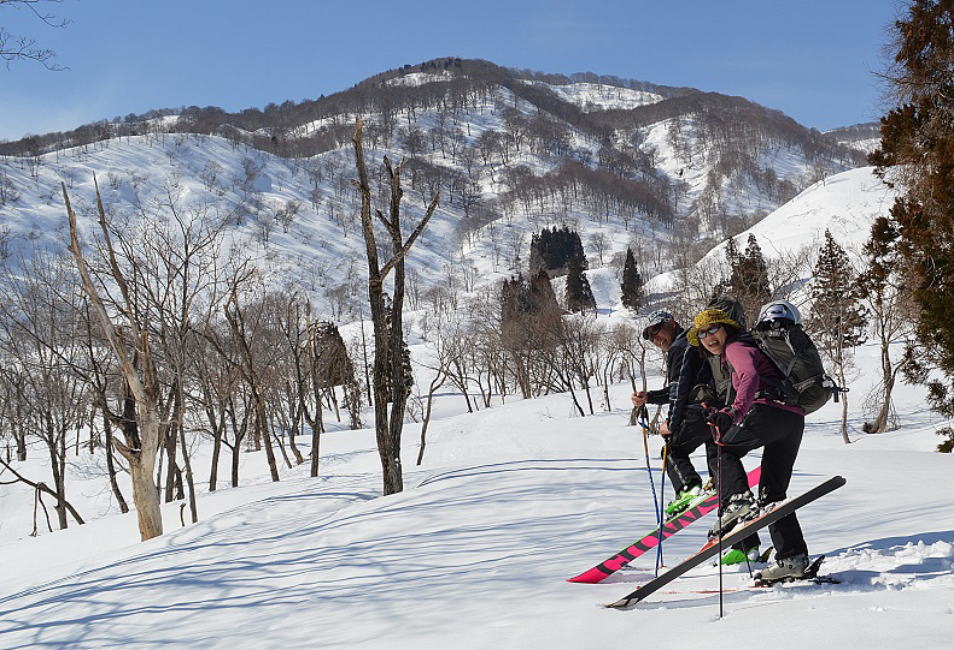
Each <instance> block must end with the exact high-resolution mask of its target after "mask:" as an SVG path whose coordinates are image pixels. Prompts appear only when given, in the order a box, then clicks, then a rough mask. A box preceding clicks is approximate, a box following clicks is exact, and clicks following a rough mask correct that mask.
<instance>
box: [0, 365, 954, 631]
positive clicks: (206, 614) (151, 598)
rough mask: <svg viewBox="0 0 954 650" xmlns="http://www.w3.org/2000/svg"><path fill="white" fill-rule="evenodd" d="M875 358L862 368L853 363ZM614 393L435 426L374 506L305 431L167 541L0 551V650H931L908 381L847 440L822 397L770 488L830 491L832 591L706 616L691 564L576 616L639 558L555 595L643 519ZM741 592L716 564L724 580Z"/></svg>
mask: <svg viewBox="0 0 954 650" xmlns="http://www.w3.org/2000/svg"><path fill="white" fill-rule="evenodd" d="M874 353H875V351H874V350H873V349H871V350H866V351H865V353H864V354H863V357H864V361H863V363H864V364H865V366H866V367H870V368H873V367H874V364H875V363H876V357H875V354H874ZM626 393H627V390H626V387H625V386H618V387H616V388H615V389H614V391H613V393H612V398H613V404H614V406H615V407H616V409H615V410H614V411H612V412H610V413H602V414H600V415H598V416H595V417H589V418H583V419H579V418H570V417H568V412H569V408H568V399H567V397H566V396H564V395H553V396H549V397H546V398H543V399H539V400H533V401H527V402H516V403H513V404H508V405H503V406H495V407H494V408H492V409H488V410H484V411H481V412H480V413H477V414H473V415H457V416H451V417H446V418H443V419H441V420H438V421H436V422H434V423H433V424H432V430H431V434H430V441H429V447H428V455H427V456H426V459H425V464H424V466H423V467H422V468H419V469H414V470H412V471H410V472H409V473H408V476H407V478H408V480H407V484H408V486H409V488H408V489H407V490H406V491H405V492H404V493H402V494H398V495H392V496H390V497H386V498H375V496H376V494H377V493H378V489H379V486H378V475H377V471H376V459H375V454H374V452H373V451H372V436H371V434H370V432H361V433H350V432H349V433H340V434H334V435H332V436H329V438H328V443H329V444H328V448H327V451H326V454H327V458H328V461H329V462H328V464H327V465H326V470H325V473H324V476H323V477H322V478H319V479H307V478H299V479H291V480H287V481H285V482H283V483H281V484H278V485H267V486H262V487H258V488H247V489H244V490H245V491H246V494H245V495H244V496H245V498H246V499H247V500H248V503H247V504H246V505H242V506H237V507H234V508H232V509H226V510H225V511H224V512H221V513H220V514H216V515H212V516H209V515H206V516H205V518H204V519H203V521H202V522H200V523H199V524H197V525H194V526H190V527H186V528H182V529H176V527H175V526H174V525H172V522H171V521H167V524H169V529H170V532H168V533H167V534H166V535H164V536H163V537H161V538H158V539H155V540H152V541H150V542H147V543H143V544H133V543H130V542H129V541H128V534H126V531H128V529H129V528H131V527H132V526H133V525H134V524H133V520H132V516H131V515H130V516H125V517H122V516H115V517H109V518H106V519H101V520H98V521H94V522H92V523H90V524H88V525H87V526H86V527H83V528H80V529H77V530H75V531H73V530H71V531H67V532H65V533H57V534H54V535H47V536H44V537H42V538H40V540H23V541H21V542H16V543H12V544H7V545H5V546H4V547H3V553H4V557H5V559H6V560H7V563H8V566H10V567H12V568H13V571H12V572H10V571H6V572H5V574H4V576H3V578H2V585H3V593H4V594H5V595H4V596H2V597H0V639H2V641H3V646H4V647H8V648H16V647H35V646H39V645H50V646H70V647H97V648H100V647H114V646H119V645H122V646H123V647H133V648H138V647H143V648H145V647H156V646H158V645H170V646H173V647H195V648H199V647H202V648H220V647H221V648H224V647H229V648H244V647H249V648H252V647H262V646H267V647H295V648H297V647H302V648H304V647H309V648H316V647H322V648H342V647H348V648H385V647H388V648H422V647H424V648H442V647H448V646H450V645H453V646H454V647H455V648H462V649H464V648H487V647H501V648H611V647H618V646H619V639H620V638H629V637H630V636H631V635H633V634H634V630H638V631H639V632H638V634H639V638H640V644H641V645H642V644H649V645H656V644H665V643H668V642H671V640H672V634H673V630H674V629H678V630H679V639H680V645H682V646H683V647H713V646H715V647H724V645H726V644H728V643H730V642H731V644H732V647H739V648H756V647H764V644H765V642H766V641H765V639H766V638H771V639H772V647H776V648H800V647H804V645H805V644H806V643H812V642H814V643H817V642H818V641H820V640H821V639H824V641H825V642H826V643H830V644H833V645H836V646H838V645H849V644H852V645H855V644H859V645H861V644H863V645H869V646H870V647H886V648H887V647H902V646H903V647H917V648H940V647H944V646H945V643H946V642H947V637H948V634H949V630H950V629H951V624H952V622H954V620H952V618H951V617H952V616H954V609H952V606H954V505H952V503H951V501H950V499H948V498H947V496H946V493H945V492H944V491H943V490H924V489H922V488H919V487H918V486H919V485H920V486H924V485H942V484H945V482H946V481H947V480H948V478H949V476H950V470H951V465H950V463H951V457H950V456H947V455H941V454H936V453H932V452H931V447H932V444H933V442H934V441H933V440H932V438H933V436H932V435H931V433H930V429H931V427H932V425H933V424H935V423H934V422H933V421H932V418H931V417H929V416H926V415H925V413H924V409H923V400H922V397H921V395H920V393H919V392H918V391H915V390H911V389H903V391H902V393H903V394H902V396H901V400H900V402H899V413H900V415H901V418H902V421H903V422H904V428H903V429H902V430H901V431H898V432H895V433H889V434H884V435H881V436H877V437H860V434H854V437H855V438H856V441H855V443H854V444H852V445H850V446H845V445H844V444H843V443H842V442H841V439H840V436H839V435H838V434H837V432H836V431H835V425H834V423H835V420H836V419H837V412H838V407H837V406H835V405H829V406H827V407H825V409H823V410H822V411H820V412H819V413H818V414H816V415H814V416H813V417H812V418H811V420H810V424H809V426H808V429H807V433H806V438H805V441H804V444H803V449H802V452H801V454H800V456H799V460H798V463H797V466H796V472H795V476H794V479H793V485H792V490H793V491H794V490H802V489H805V488H807V487H810V486H811V485H813V484H814V483H816V482H818V481H819V480H820V479H821V478H823V477H825V476H828V475H831V474H836V473H837V474H841V475H843V476H845V477H846V478H847V479H848V484H847V486H846V487H845V488H843V489H842V490H840V491H839V492H836V493H835V494H833V495H831V496H829V497H826V498H825V499H823V500H821V501H819V502H817V503H816V504H813V505H811V506H809V507H807V508H806V509H805V510H804V511H803V514H802V517H801V519H802V523H803V527H804V528H805V530H806V535H807V538H808V542H809V545H810V550H811V551H812V552H813V553H816V554H817V553H824V554H826V555H827V556H828V560H827V561H826V570H828V571H832V572H834V573H835V575H836V576H837V577H839V578H840V579H841V580H842V581H843V582H842V584H840V585H826V586H820V587H806V586H788V587H778V588H776V589H772V590H764V591H763V590H759V591H741V592H733V593H729V594H727V595H726V597H725V609H726V617H725V619H724V620H722V621H717V620H716V617H717V612H718V609H717V597H716V596H715V595H712V594H699V593H692V592H693V591H694V590H705V589H712V588H714V587H715V586H716V585H717V581H718V579H717V575H716V570H715V569H714V568H712V567H709V566H705V567H700V568H698V569H696V570H694V571H693V572H691V573H690V574H688V576H686V577H685V578H683V579H681V580H679V581H677V582H676V583H674V584H673V585H672V586H671V589H667V590H664V593H661V594H659V595H658V597H654V598H652V599H650V600H649V601H647V602H646V603H645V604H644V605H643V606H641V607H640V608H638V609H637V610H636V611H632V612H625V613H622V612H614V611H608V610H602V609H599V608H597V607H596V605H597V604H598V603H601V602H608V601H610V600H613V599H615V598H617V597H619V596H621V595H622V594H623V593H626V592H627V591H629V590H631V589H632V588H633V587H634V586H635V585H636V584H637V583H639V582H641V581H644V580H646V579H647V576H649V575H651V571H652V565H653V559H654V558H648V559H641V560H639V561H637V562H635V563H634V564H635V565H636V566H635V568H634V570H633V571H626V572H623V573H621V574H619V575H617V576H614V577H613V578H612V579H611V580H608V581H607V582H608V584H600V585H579V584H570V583H566V582H564V579H565V578H567V577H569V576H571V575H574V574H575V573H577V572H579V571H581V570H583V569H585V568H587V567H588V566H590V565H592V564H593V563H595V562H597V561H600V560H602V559H604V557H605V556H607V555H609V554H610V553H612V552H613V551H615V550H617V549H618V548H620V547H621V546H623V545H624V544H626V543H628V542H629V541H631V539H632V538H633V537H635V536H636V535H637V534H638V533H640V532H642V531H645V530H647V529H649V528H651V527H652V525H653V520H654V515H653V513H652V506H651V504H650V501H651V496H650V490H649V485H648V481H647V475H646V471H645V459H644V458H643V457H642V454H641V451H640V450H641V447H642V444H641V442H640V434H639V432H638V430H636V429H633V428H629V427H626V426H625V421H626V411H625V409H623V408H622V407H623V405H624V404H625V401H626V399H625V398H626ZM447 399H458V400H459V398H453V397H450V396H448V397H447ZM853 424H854V425H855V426H857V424H858V423H857V421H854V422H853ZM415 429H416V427H413V426H412V427H410V428H409V430H408V431H407V433H406V438H405V445H406V449H407V452H406V453H407V460H409V459H410V457H411V455H412V454H413V453H414V451H415V447H414V442H415V439H416V431H415ZM652 447H653V453H652V459H651V462H652V464H653V465H654V466H656V467H657V471H655V472H654V473H653V477H654V478H655V479H656V480H658V461H657V458H658V456H656V450H657V449H658V441H656V440H653V441H652ZM747 462H748V465H749V466H751V464H752V463H754V462H757V461H756V459H755V458H750V459H749V460H748V461H747ZM700 464H702V463H701V460H700ZM408 467H409V468H410V467H411V466H410V465H408ZM915 473H916V475H917V477H918V480H917V481H912V480H908V479H907V478H905V477H910V476H912V475H914V474H915ZM888 486H891V489H890V490H889V489H888ZM240 491H242V489H240V490H235V491H226V492H224V493H223V495H217V496H216V497H214V498H221V497H222V496H224V495H228V494H229V492H233V496H234V493H237V492H240ZM207 502H208V499H203V504H202V507H206V503H207ZM168 514H171V513H167V515H168ZM704 529H705V524H701V525H697V527H696V528H695V529H689V530H687V531H686V532H684V533H681V534H680V535H678V536H676V537H675V538H673V539H672V540H669V541H667V542H666V544H665V545H664V553H665V557H666V558H667V562H670V563H671V562H674V561H676V560H677V559H678V558H679V557H682V556H685V555H687V554H689V553H691V552H692V550H693V549H694V548H695V547H697V546H698V544H700V543H701V541H702V539H703V536H704ZM38 543H39V544H40V545H39V546H37V544H38ZM74 549H75V550H74ZM51 558H55V560H54V562H53V563H52V566H51V563H50V561H49V560H50V559H51ZM746 578H747V576H745V575H744V574H738V573H734V572H729V573H728V574H727V575H726V586H727V587H729V588H736V587H740V586H742V585H744V584H745V580H746ZM846 621H851V623H852V624H851V625H846V624H845V622H846Z"/></svg>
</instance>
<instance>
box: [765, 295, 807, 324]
mask: <svg viewBox="0 0 954 650" xmlns="http://www.w3.org/2000/svg"><path fill="white" fill-rule="evenodd" d="M774 322H788V324H789V325H801V324H802V313H801V312H800V311H798V307H796V306H795V305H793V304H792V303H790V302H789V301H787V300H775V301H773V302H770V303H768V304H767V305H763V306H762V309H760V310H759V324H758V326H757V327H763V325H765V324H768V323H774Z"/></svg>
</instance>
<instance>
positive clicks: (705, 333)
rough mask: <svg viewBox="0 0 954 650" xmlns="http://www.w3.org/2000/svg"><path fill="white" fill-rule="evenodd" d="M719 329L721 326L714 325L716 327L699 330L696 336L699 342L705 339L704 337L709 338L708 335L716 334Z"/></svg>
mask: <svg viewBox="0 0 954 650" xmlns="http://www.w3.org/2000/svg"><path fill="white" fill-rule="evenodd" d="M720 329H722V326H721V325H718V324H716V325H711V326H710V327H708V328H707V329H704V330H699V334H698V336H699V340H700V341H701V340H702V339H704V338H706V337H707V336H709V335H710V334H715V333H716V332H718V331H719V330H720Z"/></svg>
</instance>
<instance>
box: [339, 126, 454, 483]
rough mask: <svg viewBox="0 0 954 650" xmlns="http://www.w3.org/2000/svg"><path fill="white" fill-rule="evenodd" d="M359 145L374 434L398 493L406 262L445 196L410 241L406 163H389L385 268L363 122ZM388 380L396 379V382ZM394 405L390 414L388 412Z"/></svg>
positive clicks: (356, 137)
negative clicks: (404, 212) (404, 201)
mask: <svg viewBox="0 0 954 650" xmlns="http://www.w3.org/2000/svg"><path fill="white" fill-rule="evenodd" d="M353 143H354V153H355V164H356V166H357V171H358V179H357V180H356V181H354V184H355V186H356V187H357V188H358V190H359V191H360V193H361V230H362V234H363V235H364V242H365V250H366V252H367V257H368V302H369V303H370V306H371V320H372V323H373V325H374V368H373V373H372V374H373V379H372V384H373V392H374V429H375V434H376V438H377V445H378V455H379V456H380V458H381V467H382V470H383V472H382V473H383V480H384V494H394V493H395V492H400V491H401V490H403V489H404V478H403V473H402V470H401V431H402V429H403V427H404V410H405V406H406V403H407V398H408V393H409V387H408V386H407V385H406V384H405V381H404V373H403V368H402V364H403V360H404V353H403V343H404V329H403V309H404V259H405V257H406V256H407V253H408V251H409V250H410V249H411V246H413V245H414V242H415V241H416V240H417V238H418V236H419V235H420V234H421V231H423V230H424V227H425V226H426V225H427V222H428V221H430V218H431V215H432V214H433V213H434V210H435V208H436V207H437V199H438V196H439V195H437V194H435V195H434V198H433V199H432V200H431V203H430V205H429V206H428V207H427V211H426V213H425V214H424V217H423V219H421V222H420V223H419V224H418V225H417V227H416V228H415V229H414V231H413V232H412V233H411V236H410V237H408V239H407V241H405V240H404V237H403V235H402V233H401V196H402V195H403V190H402V189H401V168H402V164H399V165H398V166H397V167H396V168H392V166H391V162H390V161H389V160H388V159H387V158H385V159H384V166H385V169H386V170H387V174H388V179H389V183H390V208H389V211H388V216H387V217H385V216H384V214H382V212H381V211H380V210H375V211H374V213H375V216H376V217H377V219H378V221H380V222H381V223H382V224H383V225H384V227H385V229H386V231H387V233H388V235H389V237H390V238H391V244H392V250H393V254H392V257H391V259H389V260H388V261H387V262H385V264H384V265H383V266H381V265H380V264H379V261H378V246H377V241H376V240H375V237H374V224H373V223H372V221H371V186H370V184H369V182H368V171H367V167H366V165H365V161H364V150H363V148H362V145H361V119H360V118H359V119H358V120H357V121H356V123H355V129H354V138H353ZM391 271H394V283H393V292H394V298H393V301H392V305H391V313H390V320H391V324H390V327H388V316H389V314H388V309H387V306H386V304H385V297H384V281H385V279H386V278H387V276H388V274H389V273H390V272H391ZM389 351H390V356H389V354H388V353H389ZM389 358H390V361H391V363H390V367H389V365H388V359H389ZM388 375H390V381H389V380H388V379H389V378H388ZM389 403H390V412H389V411H388V406H389Z"/></svg>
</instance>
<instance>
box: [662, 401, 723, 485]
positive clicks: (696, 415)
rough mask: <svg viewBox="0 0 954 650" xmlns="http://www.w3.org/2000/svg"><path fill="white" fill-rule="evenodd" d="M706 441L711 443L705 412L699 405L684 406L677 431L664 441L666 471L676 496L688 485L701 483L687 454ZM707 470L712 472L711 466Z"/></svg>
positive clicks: (710, 432) (700, 478)
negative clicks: (684, 410)
mask: <svg viewBox="0 0 954 650" xmlns="http://www.w3.org/2000/svg"><path fill="white" fill-rule="evenodd" d="M707 442H708V443H710V444H711V443H712V430H711V429H710V427H709V423H708V422H706V416H705V412H704V411H703V409H702V407H701V406H699V405H697V404H690V405H689V406H688V407H686V412H685V416H684V417H683V421H682V425H681V426H680V427H679V431H677V432H675V433H674V434H673V435H671V436H669V440H667V441H666V449H667V451H666V453H667V461H666V473H667V474H668V475H669V480H670V482H672V488H673V490H675V492H676V496H678V495H679V493H680V492H682V491H683V490H684V489H686V488H688V487H692V486H694V485H700V486H701V485H702V477H700V476H699V472H697V471H696V468H695V466H694V465H693V464H692V461H691V460H690V459H689V455H690V454H692V452H694V451H695V450H696V449H698V448H699V447H700V446H702V445H703V444H705V443H707ZM709 472H710V473H712V468H711V466H710V468H709ZM713 476H715V474H713Z"/></svg>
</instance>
